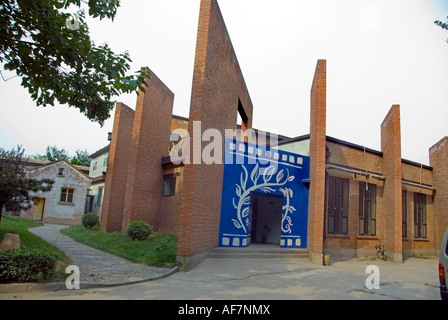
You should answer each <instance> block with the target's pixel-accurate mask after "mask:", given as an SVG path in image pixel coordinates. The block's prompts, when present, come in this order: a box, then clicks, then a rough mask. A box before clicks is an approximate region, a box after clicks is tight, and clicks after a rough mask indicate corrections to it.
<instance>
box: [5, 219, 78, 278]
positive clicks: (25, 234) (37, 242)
mask: <svg viewBox="0 0 448 320" xmlns="http://www.w3.org/2000/svg"><path fill="white" fill-rule="evenodd" d="M40 226H43V224H42V223H41V222H37V221H32V220H27V219H22V218H19V217H16V216H12V215H3V216H2V219H1V225H0V243H1V242H2V241H3V238H4V237H5V234H7V233H15V234H18V235H19V238H20V247H21V248H22V249H24V250H27V251H32V250H35V249H37V250H41V251H46V252H51V253H53V254H54V255H55V256H56V259H57V262H56V272H55V277H54V278H53V279H49V280H47V281H46V282H61V281H62V282H64V281H65V279H66V278H67V274H66V273H65V268H67V266H69V265H70V263H71V261H70V258H69V257H67V256H66V255H65V253H63V252H62V251H60V250H59V249H58V248H56V247H55V246H53V245H51V244H49V243H48V242H46V241H44V240H42V239H41V238H40V237H38V236H36V235H35V234H32V233H31V232H29V231H28V229H30V228H35V227H40Z"/></svg>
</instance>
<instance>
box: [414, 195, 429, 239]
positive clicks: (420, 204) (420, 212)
mask: <svg viewBox="0 0 448 320" xmlns="http://www.w3.org/2000/svg"><path fill="white" fill-rule="evenodd" d="M427 232H428V231H427V224H426V195H424V194H421V193H415V194H414V237H415V238H426V237H427V235H428V233H427Z"/></svg>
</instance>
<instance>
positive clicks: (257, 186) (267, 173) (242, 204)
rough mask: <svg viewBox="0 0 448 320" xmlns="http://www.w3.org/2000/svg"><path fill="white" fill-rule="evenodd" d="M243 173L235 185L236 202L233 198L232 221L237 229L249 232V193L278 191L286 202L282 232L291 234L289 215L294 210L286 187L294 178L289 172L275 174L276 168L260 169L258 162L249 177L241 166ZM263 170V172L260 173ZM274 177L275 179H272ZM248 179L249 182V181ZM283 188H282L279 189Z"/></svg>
mask: <svg viewBox="0 0 448 320" xmlns="http://www.w3.org/2000/svg"><path fill="white" fill-rule="evenodd" d="M242 168H243V171H242V172H241V176H240V184H236V191H235V192H236V195H237V198H236V199H237V202H236V201H235V198H233V207H234V208H235V209H236V211H237V213H236V219H232V222H233V224H234V226H235V227H236V228H237V229H243V231H244V232H245V233H248V232H250V231H251V221H250V217H249V211H250V202H251V193H252V192H254V191H261V192H264V193H273V192H277V191H280V192H282V193H283V196H284V198H285V200H286V203H285V205H284V206H283V212H282V232H284V233H291V226H292V219H291V217H290V214H292V213H294V212H295V211H296V209H295V208H294V207H293V206H292V205H291V203H290V200H291V198H293V196H294V193H293V191H292V189H290V188H288V187H286V185H287V184H288V182H292V181H294V179H295V177H294V176H291V175H290V174H289V170H288V169H286V170H283V169H282V170H280V171H278V172H277V166H270V167H267V168H265V169H264V168H260V166H259V164H258V162H257V164H256V165H255V167H254V169H253V170H252V172H251V173H250V175H249V172H248V170H247V168H246V167H245V166H244V165H242ZM261 170H263V172H260V171H261ZM274 177H275V179H274ZM249 178H250V181H249ZM281 187H284V188H281Z"/></svg>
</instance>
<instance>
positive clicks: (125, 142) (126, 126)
mask: <svg viewBox="0 0 448 320" xmlns="http://www.w3.org/2000/svg"><path fill="white" fill-rule="evenodd" d="M133 123H134V110H132V109H131V108H129V107H128V106H126V105H125V104H123V103H117V106H116V109H115V118H114V125H113V131H112V140H111V142H110V150H109V160H108V168H107V174H106V185H105V188H104V200H103V212H102V214H101V225H102V228H103V229H105V230H106V231H121V230H122V221H123V211H124V203H125V194H126V179H127V173H128V164H129V155H130V154H131V151H132V150H131V141H132V128H133Z"/></svg>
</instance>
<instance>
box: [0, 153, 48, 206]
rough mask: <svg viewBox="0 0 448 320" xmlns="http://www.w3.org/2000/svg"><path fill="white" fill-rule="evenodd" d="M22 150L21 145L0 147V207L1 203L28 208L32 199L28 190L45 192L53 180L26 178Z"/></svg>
mask: <svg viewBox="0 0 448 320" xmlns="http://www.w3.org/2000/svg"><path fill="white" fill-rule="evenodd" d="M24 151H25V150H24V149H23V148H22V147H21V146H18V147H17V150H16V149H15V148H13V149H12V150H10V151H6V150H4V149H1V148H0V208H1V207H3V205H9V206H12V207H17V208H28V207H29V206H30V205H31V200H32V196H31V195H30V192H38V191H43V192H46V191H50V190H51V188H52V187H53V183H54V181H53V180H50V179H41V180H37V179H32V178H27V176H26V170H25V166H24V158H23V157H24Z"/></svg>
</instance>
